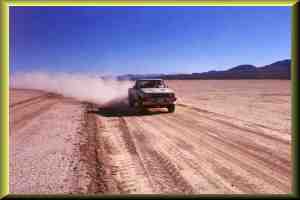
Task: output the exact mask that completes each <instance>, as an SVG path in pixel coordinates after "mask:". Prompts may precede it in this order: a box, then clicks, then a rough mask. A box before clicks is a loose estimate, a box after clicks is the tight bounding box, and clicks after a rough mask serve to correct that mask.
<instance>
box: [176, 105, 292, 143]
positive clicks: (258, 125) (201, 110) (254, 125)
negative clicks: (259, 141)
mask: <svg viewBox="0 0 300 200" xmlns="http://www.w3.org/2000/svg"><path fill="white" fill-rule="evenodd" d="M176 105H178V106H180V107H183V108H188V109H191V110H194V111H197V112H199V113H204V114H211V115H214V117H220V118H223V119H233V120H235V121H239V122H243V123H246V124H249V125H250V126H251V127H258V128H263V129H267V130H271V131H276V132H282V130H281V129H276V128H272V127H269V126H266V125H263V124H258V123H253V122H251V121H247V120H242V119H239V118H236V117H232V116H229V115H224V114H221V113H216V112H212V111H209V110H205V109H201V108H198V107H195V106H192V105H187V104H183V103H178V104H176ZM222 122H224V123H225V124H226V123H227V122H226V121H224V120H220V123H222ZM227 125H230V124H227ZM231 125H234V124H231ZM235 127H236V128H241V129H243V128H244V127H239V126H235ZM246 129H247V128H246ZM247 130H248V129H247ZM250 131H251V130H250ZM287 134H291V133H290V132H288V133H287ZM267 137H272V136H270V135H267ZM272 138H274V139H275V140H276V139H278V138H276V137H272Z"/></svg>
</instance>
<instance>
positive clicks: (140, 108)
mask: <svg viewBox="0 0 300 200" xmlns="http://www.w3.org/2000/svg"><path fill="white" fill-rule="evenodd" d="M137 108H138V111H139V112H140V113H144V112H145V111H146V108H145V107H144V106H143V105H142V103H141V102H138V106H137Z"/></svg>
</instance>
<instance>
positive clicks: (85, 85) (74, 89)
mask: <svg viewBox="0 0 300 200" xmlns="http://www.w3.org/2000/svg"><path fill="white" fill-rule="evenodd" d="M132 85H133V82H132V81H128V80H124V81H123V80H122V81H120V80H117V79H115V78H109V79H106V78H105V79H104V78H100V77H99V76H98V77H97V76H95V75H86V74H73V73H47V72H30V73H15V74H13V75H12V76H11V79H10V87H11V88H20V89H36V90H43V91H47V92H53V93H57V94H61V95H63V96H65V97H72V98H76V99H78V100H80V101H87V102H91V103H96V104H98V105H105V104H111V103H113V102H120V101H125V100H126V99H127V96H128V88H130V87H131V86H132Z"/></svg>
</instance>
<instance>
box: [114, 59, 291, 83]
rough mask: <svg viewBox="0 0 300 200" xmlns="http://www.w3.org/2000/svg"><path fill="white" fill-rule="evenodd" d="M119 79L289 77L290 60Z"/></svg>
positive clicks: (121, 77) (132, 75)
mask: <svg viewBox="0 0 300 200" xmlns="http://www.w3.org/2000/svg"><path fill="white" fill-rule="evenodd" d="M117 78H118V79H119V80H136V79H140V78H163V79H169V80H172V79H174V80H175V79H179V80H183V79H287V80H290V79H291V60H290V59H285V60H281V61H277V62H274V63H272V64H269V65H265V66H262V67H256V66H254V65H249V64H245V65H238V66H236V67H233V68H230V69H228V70H223V71H208V72H203V73H192V74H126V75H121V76H118V77H117Z"/></svg>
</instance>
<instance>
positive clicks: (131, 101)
mask: <svg viewBox="0 0 300 200" xmlns="http://www.w3.org/2000/svg"><path fill="white" fill-rule="evenodd" d="M128 101H129V106H130V107H133V106H134V102H133V100H132V99H131V98H129V100H128Z"/></svg>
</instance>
